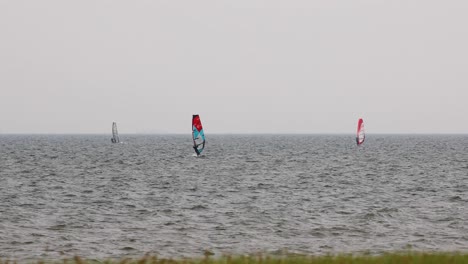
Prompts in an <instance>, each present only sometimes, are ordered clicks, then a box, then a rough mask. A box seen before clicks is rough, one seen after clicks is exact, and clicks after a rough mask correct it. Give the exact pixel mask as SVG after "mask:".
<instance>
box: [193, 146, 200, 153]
mask: <svg viewBox="0 0 468 264" xmlns="http://www.w3.org/2000/svg"><path fill="white" fill-rule="evenodd" d="M198 146H199V145H196V146H193V149H194V150H195V153H197V156H200V151H198V148H197V147H198Z"/></svg>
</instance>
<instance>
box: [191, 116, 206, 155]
mask: <svg viewBox="0 0 468 264" xmlns="http://www.w3.org/2000/svg"><path fill="white" fill-rule="evenodd" d="M192 138H193V149H194V150H195V153H197V156H199V155H200V154H201V153H202V151H203V149H204V148H205V133H204V132H203V126H202V123H201V121H200V116H199V115H193V116H192Z"/></svg>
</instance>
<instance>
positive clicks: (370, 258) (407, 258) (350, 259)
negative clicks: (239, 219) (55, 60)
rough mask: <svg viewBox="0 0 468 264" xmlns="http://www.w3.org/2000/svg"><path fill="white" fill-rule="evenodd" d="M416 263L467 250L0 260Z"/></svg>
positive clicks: (460, 258) (1, 263)
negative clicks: (453, 251) (374, 253)
mask: <svg viewBox="0 0 468 264" xmlns="http://www.w3.org/2000/svg"><path fill="white" fill-rule="evenodd" d="M20 263H27V264H32V263H37V264H334V263H337V264H338V263H339V264H348V263H349V264H374V263H379V264H393V263H395V264H397V263H398V264H400V263H401V264H413V263H414V264H419V263H433V264H439V263H442V264H443V263H453V264H458V263H467V264H468V253H459V252H455V253H450V252H446V253H445V252H433V253H427V252H425V253H417V252H411V253H386V254H382V255H377V256H375V255H351V254H349V255H325V256H306V255H287V256H264V255H250V256H223V257H218V258H213V257H210V256H209V255H206V256H205V257H204V258H184V259H169V258H158V257H156V256H144V257H142V258H133V259H132V258H124V259H119V260H115V259H107V260H95V259H85V258H81V257H78V256H75V257H74V258H70V259H63V260H57V261H51V260H29V261H24V262H17V261H14V260H0V264H20Z"/></svg>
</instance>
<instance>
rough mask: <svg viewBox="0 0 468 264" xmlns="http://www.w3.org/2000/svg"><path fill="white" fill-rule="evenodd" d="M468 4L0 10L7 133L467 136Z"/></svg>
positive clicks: (267, 3) (0, 110)
mask: <svg viewBox="0 0 468 264" xmlns="http://www.w3.org/2000/svg"><path fill="white" fill-rule="evenodd" d="M467 14H468V1H466V0H460V1H451V0H448V1H440V0H437V1H433V0H388V1H384V0H340V1H335V0H323V1H310V0H282V1H277V0H231V1H227V0H211V1H205V0H200V1H198V0H197V1H194V0H182V1H177V0H164V1H163V0H160V1H158V0H147V1H142V0H136V1H118V0H106V1H99V0H79V1H63V0H56V1H51V0H42V1H35V0H29V1H22V0H0V91H1V93H0V133H110V131H111V123H112V121H116V122H117V123H118V125H119V131H120V133H191V118H192V114H200V117H201V120H202V123H203V125H204V127H205V133H207V134H209V133H355V130H356V125H357V120H358V118H359V117H362V118H364V122H365V126H366V130H367V132H368V133H468V15H467Z"/></svg>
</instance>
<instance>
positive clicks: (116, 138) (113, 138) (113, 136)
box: [111, 122, 120, 143]
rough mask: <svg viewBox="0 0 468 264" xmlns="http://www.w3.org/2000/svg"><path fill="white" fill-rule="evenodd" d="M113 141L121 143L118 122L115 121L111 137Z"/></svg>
mask: <svg viewBox="0 0 468 264" xmlns="http://www.w3.org/2000/svg"><path fill="white" fill-rule="evenodd" d="M111 142H112V143H120V139H119V132H117V123H116V122H113V123H112V138H111Z"/></svg>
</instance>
